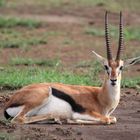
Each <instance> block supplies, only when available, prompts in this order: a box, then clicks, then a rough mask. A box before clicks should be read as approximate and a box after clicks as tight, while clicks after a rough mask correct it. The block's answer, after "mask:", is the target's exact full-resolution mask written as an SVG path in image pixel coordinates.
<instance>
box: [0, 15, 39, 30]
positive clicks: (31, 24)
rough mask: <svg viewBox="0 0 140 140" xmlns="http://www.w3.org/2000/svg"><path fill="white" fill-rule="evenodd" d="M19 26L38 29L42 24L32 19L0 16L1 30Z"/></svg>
mask: <svg viewBox="0 0 140 140" xmlns="http://www.w3.org/2000/svg"><path fill="white" fill-rule="evenodd" d="M17 26H20V27H27V28H38V27H40V26H41V23H40V22H38V21H35V20H31V19H21V18H15V17H3V16H0V28H12V27H17Z"/></svg>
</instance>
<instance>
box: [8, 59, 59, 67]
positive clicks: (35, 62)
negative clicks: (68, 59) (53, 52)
mask: <svg viewBox="0 0 140 140" xmlns="http://www.w3.org/2000/svg"><path fill="white" fill-rule="evenodd" d="M59 64H60V61H59V60H57V59H47V58H46V60H38V59H32V58H20V57H16V58H12V59H11V61H10V65H14V66H15V65H16V66H17V65H25V66H30V65H38V66H47V67H55V66H58V65H59Z"/></svg>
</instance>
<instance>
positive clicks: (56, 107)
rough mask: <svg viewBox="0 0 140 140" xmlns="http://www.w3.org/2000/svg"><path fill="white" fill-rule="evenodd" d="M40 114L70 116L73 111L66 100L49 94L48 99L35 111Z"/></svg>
mask: <svg viewBox="0 0 140 140" xmlns="http://www.w3.org/2000/svg"><path fill="white" fill-rule="evenodd" d="M42 114H51V115H53V116H56V117H58V118H59V117H62V118H71V117H72V114H73V111H72V108H71V105H70V104H69V103H68V102H66V101H64V100H62V99H59V98H57V97H55V96H53V95H51V99H50V101H49V102H48V103H47V104H45V105H44V106H43V107H42V108H40V110H38V112H36V115H42Z"/></svg>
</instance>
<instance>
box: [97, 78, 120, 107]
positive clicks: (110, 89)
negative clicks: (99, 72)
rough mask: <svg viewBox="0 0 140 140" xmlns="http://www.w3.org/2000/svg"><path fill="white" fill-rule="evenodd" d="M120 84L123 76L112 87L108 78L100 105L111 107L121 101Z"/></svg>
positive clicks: (104, 84)
mask: <svg viewBox="0 0 140 140" xmlns="http://www.w3.org/2000/svg"><path fill="white" fill-rule="evenodd" d="M120 84H121V76H120V77H119V78H118V79H117V82H116V85H114V86H113V85H111V82H110V79H108V78H107V77H106V78H105V80H104V83H103V86H102V93H101V94H100V95H99V100H100V103H101V104H102V105H103V106H110V105H112V104H114V103H115V104H116V102H119V100H120Z"/></svg>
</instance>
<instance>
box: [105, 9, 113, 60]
mask: <svg viewBox="0 0 140 140" xmlns="http://www.w3.org/2000/svg"><path fill="white" fill-rule="evenodd" d="M105 40H106V48H107V59H108V60H112V53H111V48H110V38H109V32H108V12H107V11H106V13H105Z"/></svg>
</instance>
